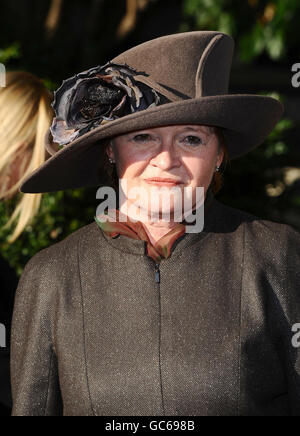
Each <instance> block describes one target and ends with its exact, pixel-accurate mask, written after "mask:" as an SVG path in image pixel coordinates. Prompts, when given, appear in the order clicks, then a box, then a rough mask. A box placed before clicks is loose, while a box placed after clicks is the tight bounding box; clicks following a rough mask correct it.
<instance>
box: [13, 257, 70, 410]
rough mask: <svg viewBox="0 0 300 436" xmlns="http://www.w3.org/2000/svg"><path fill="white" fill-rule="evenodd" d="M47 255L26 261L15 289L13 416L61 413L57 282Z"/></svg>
mask: <svg viewBox="0 0 300 436" xmlns="http://www.w3.org/2000/svg"><path fill="white" fill-rule="evenodd" d="M46 258H47V249H46V250H42V251H41V252H39V253H38V254H37V255H35V256H34V257H33V258H32V259H31V260H30V261H29V262H28V263H27V265H26V267H25V269H24V271H23V274H22V276H21V278H20V281H19V285H18V288H17V292H16V298H15V305H14V312H13V320H12V333H11V385H12V397H13V411H12V416H47V415H48V416H49V415H50V416H59V415H62V400H61V394H60V389H59V380H58V367H57V357H56V353H55V350H54V346H53V343H54V342H53V316H54V315H53V313H54V310H53V308H55V292H54V285H53V283H55V281H54V280H53V271H52V272H51V268H49V267H48V268H47V262H46ZM51 275H52V280H51Z"/></svg>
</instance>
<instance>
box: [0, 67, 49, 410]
mask: <svg viewBox="0 0 300 436" xmlns="http://www.w3.org/2000/svg"><path fill="white" fill-rule="evenodd" d="M51 101H52V94H51V92H50V91H49V90H48V89H47V88H46V86H45V85H44V84H43V82H42V80H41V79H39V78H38V77H36V76H34V75H33V74H31V73H28V72H25V71H11V72H8V73H7V75H6V87H4V88H0V201H2V202H6V203H7V204H8V203H13V204H14V205H15V206H14V210H13V212H12V214H11V216H10V218H9V220H8V222H7V223H6V224H5V226H4V228H5V229H12V228H13V230H12V233H11V235H10V236H9V237H8V239H7V241H8V242H9V243H11V244H12V243H14V242H15V241H16V239H17V238H18V237H19V236H20V235H21V234H22V232H23V231H24V230H25V228H26V227H27V225H29V224H30V222H31V221H32V219H33V218H34V217H35V216H36V214H37V213H38V211H39V207H40V204H41V198H42V195H28V194H21V193H20V192H19V187H20V185H21V183H22V181H23V180H24V179H25V178H26V177H27V175H28V174H30V173H31V172H32V171H34V170H35V169H36V168H38V167H39V166H40V165H42V164H43V163H44V162H45V160H46V159H47V156H46V152H45V148H44V137H45V134H46V132H47V130H48V128H49V126H50V125H51V121H52V118H53V110H52V108H51ZM17 283H18V279H17V275H16V274H15V272H14V270H13V269H12V268H11V267H10V266H9V264H8V262H7V261H6V260H4V259H3V257H2V256H1V247H0V324H2V326H4V327H5V330H6V344H5V347H0V392H1V394H0V416H5V415H10V413H11V393H10V371H9V349H10V324H11V318H12V311H13V302H14V293H15V290H16V287H17Z"/></svg>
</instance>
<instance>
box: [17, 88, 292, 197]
mask: <svg viewBox="0 0 300 436" xmlns="http://www.w3.org/2000/svg"><path fill="white" fill-rule="evenodd" d="M283 112H284V107H283V105H282V104H281V103H280V102H279V101H278V100H275V99H273V98H271V97H266V96H258V95H252V94H250V95H248V94H230V95H219V96H208V97H201V98H197V99H187V100H182V101H176V102H172V103H167V104H164V105H161V106H157V107H154V108H151V109H147V110H144V111H141V112H135V113H133V114H130V115H127V116H125V117H122V118H119V119H117V120H114V121H111V122H109V123H107V124H105V125H103V126H100V127H97V128H95V129H93V130H92V131H90V132H88V133H86V134H85V135H82V136H80V137H79V138H78V139H76V140H75V141H73V142H72V143H70V144H68V145H66V146H65V147H64V148H63V149H61V150H60V151H58V152H57V153H56V154H55V155H54V156H52V157H51V158H50V159H48V160H47V161H46V162H45V163H44V164H43V165H42V166H40V167H39V168H37V169H36V170H35V171H34V172H33V173H31V174H30V175H29V176H28V177H27V178H26V179H25V180H24V182H23V183H22V185H21V187H20V191H21V192H24V193H31V194H34V193H43V192H55V191H60V190H65V189H75V188H81V187H92V186H100V185H101V184H102V183H103V180H104V178H103V179H101V162H100V159H101V151H102V150H101V141H102V140H105V139H108V138H110V137H114V136H117V135H122V134H125V133H128V132H132V131H137V130H141V129H148V128H153V127H163V126H168V125H177V124H203V125H210V126H218V127H221V128H223V129H224V138H225V142H226V147H227V150H228V153H229V157H230V159H236V158H238V157H240V156H242V155H244V154H246V153H248V152H249V151H250V150H252V149H254V148H255V147H257V146H259V145H260V144H262V143H263V142H264V140H265V139H266V138H267V137H268V135H269V134H270V133H271V132H272V130H273V129H274V127H275V126H276V124H277V123H278V121H279V120H280V118H281V116H282V114H283Z"/></svg>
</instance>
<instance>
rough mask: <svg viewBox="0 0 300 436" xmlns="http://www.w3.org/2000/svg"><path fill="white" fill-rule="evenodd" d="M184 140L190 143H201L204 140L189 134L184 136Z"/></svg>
mask: <svg viewBox="0 0 300 436" xmlns="http://www.w3.org/2000/svg"><path fill="white" fill-rule="evenodd" d="M184 142H185V143H186V144H189V145H200V144H203V141H202V139H201V138H199V137H198V136H193V135H189V136H186V137H185V138H184Z"/></svg>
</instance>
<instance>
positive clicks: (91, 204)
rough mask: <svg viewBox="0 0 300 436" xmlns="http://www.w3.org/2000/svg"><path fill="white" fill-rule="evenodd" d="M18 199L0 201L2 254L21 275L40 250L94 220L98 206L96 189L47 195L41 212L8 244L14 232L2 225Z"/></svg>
mask: <svg viewBox="0 0 300 436" xmlns="http://www.w3.org/2000/svg"><path fill="white" fill-rule="evenodd" d="M16 201H17V198H15V199H13V200H10V201H8V202H4V201H1V203H0V253H1V255H2V256H3V257H4V258H6V259H7V261H8V262H9V263H10V265H11V266H12V267H13V268H15V269H16V272H17V274H18V275H20V274H21V273H22V271H23V268H24V266H25V265H26V263H27V262H28V261H29V259H30V258H31V257H32V256H34V255H35V254H36V253H37V252H38V251H40V250H42V249H43V248H46V247H48V246H50V245H52V244H54V243H56V242H59V241H61V240H63V239H64V238H66V237H67V236H68V235H70V234H71V233H73V232H74V231H76V230H77V229H79V228H81V227H83V226H84V225H86V224H89V223H91V222H93V219H94V216H95V211H96V207H97V205H98V204H97V203H96V188H95V189H89V190H88V189H77V190H74V191H70V190H68V191H65V192H64V191H59V192H57V193H49V194H44V195H43V198H42V203H41V208H40V211H39V214H38V215H37V216H36V218H35V219H34V221H33V222H32V224H31V225H30V226H27V228H26V229H25V231H24V232H23V233H22V235H21V236H20V237H19V238H18V239H17V240H16V241H15V242H14V243H13V244H9V243H8V242H7V241H6V239H7V236H8V235H10V234H11V232H9V231H8V230H3V225H5V224H6V223H7V221H8V218H9V216H10V215H11V213H12V212H13V210H14V207H15V204H16Z"/></svg>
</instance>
